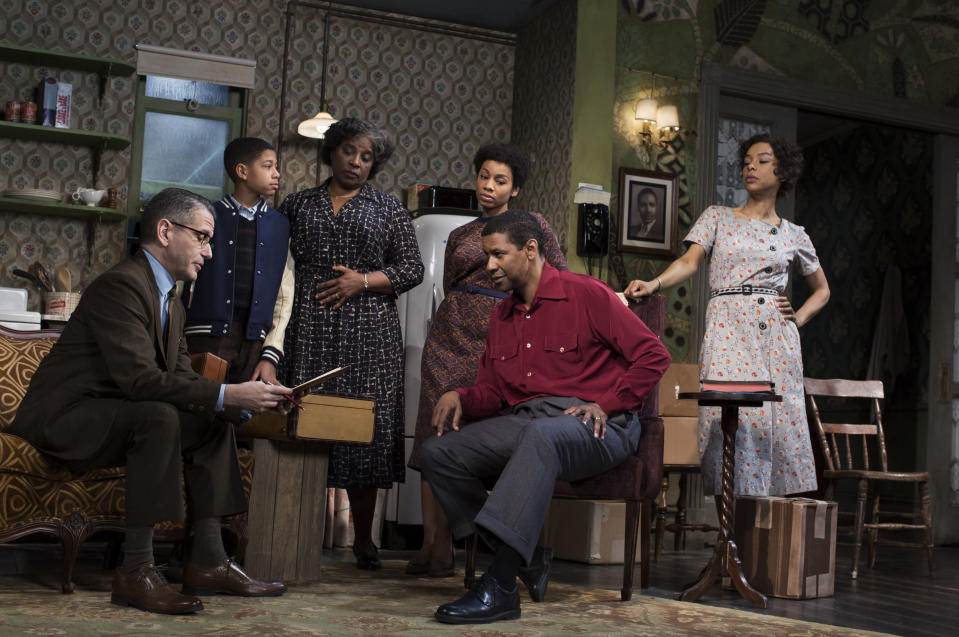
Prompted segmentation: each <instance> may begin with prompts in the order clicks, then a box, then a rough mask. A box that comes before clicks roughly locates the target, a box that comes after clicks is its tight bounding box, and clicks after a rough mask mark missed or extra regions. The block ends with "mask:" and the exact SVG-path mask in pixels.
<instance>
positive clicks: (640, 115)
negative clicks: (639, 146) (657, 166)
mask: <svg viewBox="0 0 959 637" xmlns="http://www.w3.org/2000/svg"><path fill="white" fill-rule="evenodd" d="M629 70H631V71H632V70H633V69H629ZM639 72H640V73H648V74H649V75H650V76H652V78H653V86H652V88H651V89H650V91H649V97H644V98H643V99H641V100H639V101H638V102H636V119H637V120H639V121H641V122H642V123H643V130H642V131H640V136H641V137H642V140H643V143H644V144H646V145H647V146H652V145H653V143H654V142H653V129H654V128H658V129H659V144H660V145H661V146H665V145H666V144H667V143H668V142H669V141H671V140H672V139H673V135H675V133H676V131H678V130H679V129H680V126H679V110H678V109H677V108H676V107H675V106H674V105H672V104H662V105H660V103H659V101H658V100H657V99H656V98H655V97H654V96H655V94H656V77H657V75H659V74H658V73H653V72H652V71H639ZM659 77H669V76H665V75H659ZM672 79H676V78H672Z"/></svg>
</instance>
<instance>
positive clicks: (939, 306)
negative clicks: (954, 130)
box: [925, 135, 959, 544]
mask: <svg viewBox="0 0 959 637" xmlns="http://www.w3.org/2000/svg"><path fill="white" fill-rule="evenodd" d="M933 161H934V164H933V165H934V166H952V170H950V171H940V172H942V173H943V174H938V173H937V174H935V175H934V180H933V191H932V207H933V211H932V212H933V217H932V256H933V261H932V262H933V264H935V263H936V257H937V256H939V257H940V258H941V259H943V260H945V258H946V255H948V256H949V257H950V258H949V261H950V263H951V264H952V267H949V268H946V267H939V268H936V267H932V268H931V279H930V282H929V285H930V288H929V289H930V290H932V299H931V305H930V308H929V334H930V339H929V426H928V427H927V430H926V454H925V455H926V457H925V460H926V467H927V470H928V471H929V472H930V474H931V478H932V503H933V521H934V540H935V542H936V544H942V543H945V542H955V541H957V539H959V506H955V505H956V504H959V501H957V500H956V499H955V498H956V496H957V492H954V491H953V489H952V488H951V486H950V484H951V477H952V467H951V464H952V462H953V457H952V450H953V445H955V444H956V441H954V440H952V437H953V433H952V429H953V425H952V400H953V397H955V396H956V395H957V394H959V383H956V382H955V381H954V380H953V374H954V373H955V370H953V369H952V366H953V365H952V363H953V347H954V345H953V342H952V340H951V339H947V338H943V336H942V335H943V334H947V333H948V334H952V332H953V330H954V329H955V326H954V320H955V319H954V316H955V307H956V298H955V295H956V283H955V282H956V277H957V275H959V272H957V271H956V268H959V265H956V263H957V262H956V260H955V256H954V255H955V253H956V197H957V193H956V186H957V184H956V181H957V174H956V173H957V170H959V137H955V136H947V135H937V136H936V142H935V147H934V149H933ZM953 338H955V335H953Z"/></svg>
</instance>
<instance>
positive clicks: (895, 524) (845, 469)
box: [803, 378, 933, 579]
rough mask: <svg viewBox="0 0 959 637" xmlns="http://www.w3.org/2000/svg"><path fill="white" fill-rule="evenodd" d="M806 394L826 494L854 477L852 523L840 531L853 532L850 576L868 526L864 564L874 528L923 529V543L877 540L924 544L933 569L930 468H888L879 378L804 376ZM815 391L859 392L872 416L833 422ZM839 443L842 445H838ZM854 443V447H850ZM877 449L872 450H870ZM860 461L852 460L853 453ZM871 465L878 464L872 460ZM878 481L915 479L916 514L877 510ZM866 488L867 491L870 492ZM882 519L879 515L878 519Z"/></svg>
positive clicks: (872, 557) (872, 553)
mask: <svg viewBox="0 0 959 637" xmlns="http://www.w3.org/2000/svg"><path fill="white" fill-rule="evenodd" d="M803 386H804V387H805V391H806V397H807V398H808V399H809V415H810V417H811V419H812V422H813V423H815V426H816V431H817V433H818V434H819V442H820V444H821V445H822V450H823V455H824V456H825V458H826V470H825V471H823V479H824V480H825V481H826V499H827V500H834V499H835V486H836V485H835V483H836V481H837V480H844V479H851V480H856V481H857V483H858V489H857V494H856V512H855V517H854V523H853V525H852V526H851V527H848V526H847V527H840V529H839V530H840V531H844V532H851V533H852V534H853V538H854V542H853V554H852V555H853V558H852V578H853V579H856V577H857V576H858V574H859V553H860V550H861V548H862V536H863V531H864V530H868V532H869V535H868V537H867V542H868V549H869V567H870V568H872V567H873V566H875V563H876V545H877V544H879V543H880V540H879V537H878V534H879V531H922V532H923V538H924V542H923V543H915V542H901V541H892V540H882V541H881V543H882V544H887V545H892V546H910V547H918V548H925V549H926V558H927V560H928V561H929V572H930V573H931V572H932V570H933V561H932V547H933V543H932V505H931V499H930V489H929V473H927V472H925V471H913V472H901V471H890V470H889V467H888V466H887V463H886V440H885V437H884V435H883V430H882V411H881V409H880V405H879V401H880V400H882V399H883V388H882V382H881V381H878V380H864V381H856V380H842V379H831V380H818V379H815V378H804V379H803ZM816 397H830V398H859V399H868V400H869V401H871V409H872V422H871V423H869V424H833V423H824V422H822V418H821V417H820V413H819V406H818V405H817V404H816ZM870 440H875V445H876V448H877V449H878V456H879V457H878V462H873V460H872V459H871V458H870V455H869V454H870V449H869V447H870ZM840 443H841V445H842V447H843V450H840ZM853 447H858V449H859V450H857V451H855V452H854V451H853ZM873 453H876V450H875V449H874V450H873ZM857 456H859V458H860V461H858V462H857V460H856V457H857ZM873 465H878V466H875V468H874V466H873ZM882 482H907V483H908V482H914V483H917V484H918V485H919V492H920V495H921V499H920V505H919V514H915V513H888V512H880V510H879V489H878V485H879V483H882ZM870 491H871V493H870ZM870 495H871V501H870V512H871V513H870V519H869V521H866V519H865V518H866V501H867V499H870ZM882 518H884V519H885V521H883V519H882Z"/></svg>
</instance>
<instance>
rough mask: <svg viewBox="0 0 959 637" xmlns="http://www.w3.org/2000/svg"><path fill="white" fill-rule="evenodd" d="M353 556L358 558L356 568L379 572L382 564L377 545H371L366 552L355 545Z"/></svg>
mask: <svg viewBox="0 0 959 637" xmlns="http://www.w3.org/2000/svg"><path fill="white" fill-rule="evenodd" d="M353 555H355V556H356V568H358V569H361V570H364V571H378V570H380V567H381V566H382V564H380V558H379V554H378V551H377V550H376V545H374V544H370V545H369V546H368V547H367V548H366V550H365V551H364V550H360V548H359V547H358V546H356V545H355V544H354V545H353Z"/></svg>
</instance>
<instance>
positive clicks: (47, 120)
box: [37, 75, 57, 126]
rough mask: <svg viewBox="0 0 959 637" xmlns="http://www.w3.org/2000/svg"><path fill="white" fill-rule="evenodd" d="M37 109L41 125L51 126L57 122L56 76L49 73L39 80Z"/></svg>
mask: <svg viewBox="0 0 959 637" xmlns="http://www.w3.org/2000/svg"><path fill="white" fill-rule="evenodd" d="M37 109H39V111H40V112H39V123H40V124H42V125H43V126H53V125H54V124H56V122H57V78H55V77H51V76H49V75H47V76H45V77H44V78H43V79H41V80H40V88H39V89H38V90H37Z"/></svg>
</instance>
